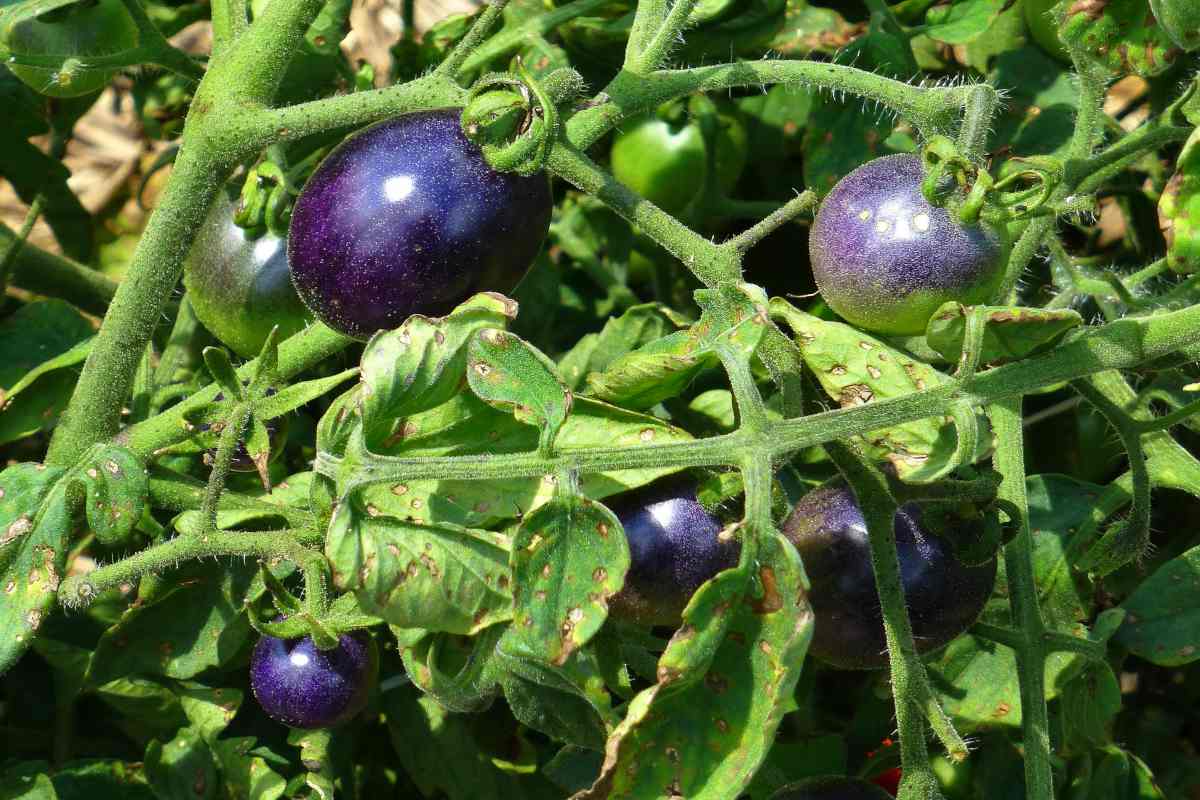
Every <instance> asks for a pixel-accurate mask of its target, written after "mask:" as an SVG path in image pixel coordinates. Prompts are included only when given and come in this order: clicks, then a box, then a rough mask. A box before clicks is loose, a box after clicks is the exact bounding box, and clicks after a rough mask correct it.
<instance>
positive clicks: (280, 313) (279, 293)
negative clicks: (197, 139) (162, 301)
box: [183, 191, 312, 358]
mask: <svg viewBox="0 0 1200 800" xmlns="http://www.w3.org/2000/svg"><path fill="white" fill-rule="evenodd" d="M234 208H235V202H234V201H233V200H232V199H231V198H230V197H229V195H228V194H226V193H225V192H224V191H221V192H219V193H218V195H217V200H216V202H215V203H213V207H212V209H211V210H210V211H209V214H208V217H207V218H206V219H205V220H204V222H203V223H202V224H201V227H200V232H199V234H198V235H197V236H196V241H195V242H194V243H193V244H192V250H191V252H190V253H189V254H188V258H187V261H186V262H185V263H184V271H183V284H184V286H185V287H186V288H187V292H188V297H189V298H190V299H191V302H192V308H194V309H195V311H196V318H197V319H199V320H200V322H201V323H203V324H204V327H205V328H207V329H208V330H209V331H210V332H211V333H212V334H213V335H214V336H216V337H217V338H218V339H220V340H221V341H222V342H223V343H224V344H226V345H228V346H229V347H230V348H232V349H233V350H234V352H236V353H237V354H238V355H240V356H242V357H244V358H253V357H254V356H257V355H258V351H259V350H260V349H261V348H262V346H263V343H264V342H265V341H266V339H267V334H269V333H270V332H271V328H273V327H274V326H276V325H278V326H279V340H280V341H282V340H283V339H286V338H287V337H288V336H291V335H292V334H293V333H298V332H299V331H301V330H303V329H304V327H305V325H307V324H308V323H309V322H310V321H311V320H312V317H311V315H309V313H308V311H307V310H306V309H305V308H304V305H303V304H302V303H301V302H300V298H299V297H298V296H297V295H296V290H295V288H294V287H293V286H292V279H291V273H290V272H289V270H288V260H287V239H281V238H279V237H277V236H273V235H271V234H270V233H266V234H263V235H262V236H260V237H258V238H256V239H255V238H250V237H249V236H247V233H246V231H245V230H243V229H242V228H240V227H238V225H237V224H236V223H235V222H234V221H233V214H234Z"/></svg>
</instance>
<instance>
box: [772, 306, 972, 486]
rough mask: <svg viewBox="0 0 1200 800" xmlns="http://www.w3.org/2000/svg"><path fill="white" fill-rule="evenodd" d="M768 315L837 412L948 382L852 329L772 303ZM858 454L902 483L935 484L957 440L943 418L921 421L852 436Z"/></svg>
mask: <svg viewBox="0 0 1200 800" xmlns="http://www.w3.org/2000/svg"><path fill="white" fill-rule="evenodd" d="M771 314H772V316H773V317H775V318H777V319H782V320H783V321H785V322H786V323H787V324H788V326H789V327H791V329H792V331H793V332H794V333H795V340H796V344H797V346H798V347H799V348H800V352H801V354H802V356H803V357H804V363H805V365H807V366H808V368H809V369H810V370H812V373H813V375H814V377H816V379H817V382H818V383H820V384H821V388H822V389H824V390H825V393H826V394H827V395H829V397H830V398H832V399H833V400H834V401H835V402H837V403H838V405H840V406H841V407H842V408H852V407H854V406H860V405H866V404H867V403H872V402H878V401H881V400H888V399H890V398H894V397H903V396H905V395H908V394H912V393H913V392H918V391H922V390H925V389H934V388H937V387H939V386H945V385H948V384H949V383H950V381H951V379H950V377H949V376H947V375H944V374H942V373H940V372H938V371H937V370H935V369H934V368H933V367H931V366H929V365H928V364H925V363H923V362H921V361H918V360H917V359H915V358H913V357H912V356H910V355H908V354H907V353H905V352H903V351H900V350H897V349H895V348H893V347H890V346H888V345H886V344H884V343H883V342H882V341H880V340H879V339H876V338H874V337H873V336H869V335H867V334H865V333H863V332H862V331H859V330H858V329H856V328H853V327H851V326H849V325H846V324H844V323H841V322H830V321H827V320H823V319H820V318H818V317H814V316H812V315H811V314H805V313H804V312H802V311H799V310H797V309H796V308H795V307H793V306H792V305H791V304H789V303H787V302H785V301H783V300H779V299H776V300H773V301H772V303H771ZM855 439H856V440H857V441H859V442H861V443H862V446H863V450H864V453H866V454H867V455H868V456H870V457H871V458H873V459H875V460H878V461H887V462H889V463H890V464H891V465H892V466H893V467H894V468H895V470H896V474H897V475H898V476H899V477H900V478H901V479H902V480H905V481H909V482H912V483H923V482H928V481H933V480H937V479H938V478H940V477H942V476H943V475H945V474H946V473H947V472H948V471H949V470H951V469H953V468H954V467H955V466H957V464H955V463H954V451H955V444H956V440H957V436H956V434H955V431H954V426H953V424H951V422H950V419H949V417H946V416H942V417H926V418H924V419H919V420H914V421H913V422H906V423H904V424H902V425H897V426H896V427H894V428H885V429H883V430H877V431H872V432H871V433H870V434H868V435H867V436H866V437H862V436H857V437H855Z"/></svg>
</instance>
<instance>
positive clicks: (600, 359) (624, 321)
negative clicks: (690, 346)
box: [558, 303, 686, 389]
mask: <svg viewBox="0 0 1200 800" xmlns="http://www.w3.org/2000/svg"><path fill="white" fill-rule="evenodd" d="M683 324H686V321H685V320H684V319H683V318H681V317H680V316H679V314H677V313H676V312H674V311H672V310H671V309H669V308H667V307H666V306H664V305H662V304H660V303H646V304H644V305H639V306H634V307H633V308H630V309H628V310H626V311H625V313H623V314H622V315H621V316H619V317H613V318H610V319H608V320H607V321H606V322H605V323H604V329H603V330H601V331H600V332H599V333H589V334H587V335H586V336H583V337H582V338H581V339H580V340H579V341H578V342H577V343H576V344H575V346H574V347H573V348H571V349H570V350H569V351H567V353H566V354H565V355H563V357H562V358H561V359H559V362H558V373H559V374H560V375H562V377H563V381H564V382H565V383H566V384H567V386H568V387H570V388H571V389H578V388H579V387H580V386H581V385H582V383H583V380H584V378H585V377H586V376H587V374H588V373H589V372H602V371H604V370H605V369H607V368H608V365H609V364H611V363H612V362H613V361H615V360H616V359H618V358H620V357H621V356H623V355H625V354H626V353H629V352H631V351H633V350H636V349H637V348H638V347H641V346H642V345H644V344H647V343H648V342H651V341H654V340H655V339H660V338H662V337H663V336H666V335H667V334H668V333H671V332H673V331H675V330H676V329H677V328H678V327H680V325H683Z"/></svg>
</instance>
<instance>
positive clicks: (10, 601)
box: [0, 464, 71, 674]
mask: <svg viewBox="0 0 1200 800" xmlns="http://www.w3.org/2000/svg"><path fill="white" fill-rule="evenodd" d="M69 485H70V481H69V480H66V479H63V470H61V469H55V468H51V467H44V466H42V465H41V464H14V465H13V466H11V467H8V468H7V469H5V470H4V471H3V472H0V674H3V673H4V672H5V671H6V670H7V669H8V668H9V667H11V666H12V665H13V664H15V663H16V661H17V659H19V658H20V657H21V655H22V654H23V653H24V652H25V650H26V649H27V648H28V647H29V645H30V644H31V643H32V642H33V640H34V637H35V636H36V635H37V630H38V628H39V627H40V626H41V624H42V622H43V620H44V619H45V617H46V615H47V614H48V613H50V611H51V609H53V608H54V606H55V601H56V599H57V592H58V584H59V581H60V580H61V579H62V575H63V568H64V564H65V562H66V558H67V543H68V541H69V538H70V535H71V504H70V503H68V487H69Z"/></svg>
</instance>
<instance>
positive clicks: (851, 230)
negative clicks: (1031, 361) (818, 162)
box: [808, 155, 1008, 334]
mask: <svg viewBox="0 0 1200 800" xmlns="http://www.w3.org/2000/svg"><path fill="white" fill-rule="evenodd" d="M923 175H924V173H923V171H922V166H921V159H920V158H919V157H917V156H914V155H894V156H884V157H883V158H877V159H875V160H874V161H869V162H867V163H866V164H863V165H862V166H861V167H859V168H858V169H856V170H854V171H853V172H851V173H850V174H849V175H847V176H846V177H844V178H842V179H841V180H840V181H838V183H837V185H836V186H834V187H833V189H832V190H831V191H830V192H829V194H828V195H827V196H826V197H825V199H824V200H823V201H822V202H821V207H820V209H819V210H818V211H817V217H816V219H815V220H814V221H813V226H812V230H811V231H810V232H809V239H808V250H809V255H810V257H811V259H812V270H813V278H815V279H816V282H817V288H818V289H820V290H821V296H822V297H823V298H825V302H827V303H828V304H829V305H830V307H831V308H833V310H834V311H836V312H837V313H838V314H839V315H841V316H842V318H843V319H845V320H846V321H847V322H850V323H851V324H853V325H857V326H858V327H860V328H862V329H864V330H869V331H877V332H879V333H888V334H919V333H924V332H925V324H926V323H927V322H928V321H929V317H930V316H932V315H933V312H934V311H936V310H937V308H938V306H940V305H941V304H942V303H945V302H947V301H949V300H957V301H958V302H960V303H964V304H967V305H971V304H976V303H986V302H988V301H989V300H990V299H991V298H992V295H993V293H994V292H995V291H996V288H997V286H998V285H999V283H1000V280H1001V279H1002V278H1003V275H1004V264H1005V261H1006V258H1007V249H1008V248H1007V244H1006V242H1007V237H1006V234H1005V233H1004V231H1002V230H1001V229H999V228H996V227H993V226H991V225H988V224H986V223H982V222H981V223H979V224H974V225H962V224H960V223H959V222H958V220H956V219H955V218H954V217H953V216H952V215H951V213H950V211H948V210H947V209H945V208H938V207H937V206H934V205H930V203H929V202H928V201H927V200H926V199H925V197H924V195H922V194H921V181H922V179H923Z"/></svg>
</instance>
